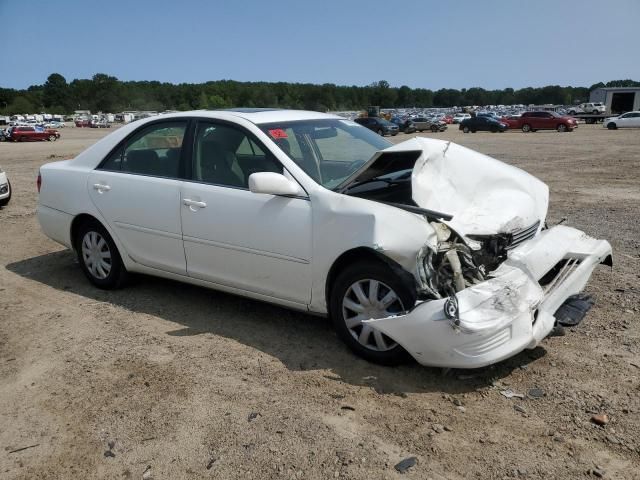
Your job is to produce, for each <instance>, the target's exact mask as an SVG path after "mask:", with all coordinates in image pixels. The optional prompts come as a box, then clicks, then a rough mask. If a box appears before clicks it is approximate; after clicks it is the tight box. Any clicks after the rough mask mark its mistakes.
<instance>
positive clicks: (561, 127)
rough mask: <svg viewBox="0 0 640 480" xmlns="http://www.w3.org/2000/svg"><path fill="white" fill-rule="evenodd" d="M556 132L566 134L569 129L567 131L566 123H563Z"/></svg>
mask: <svg viewBox="0 0 640 480" xmlns="http://www.w3.org/2000/svg"><path fill="white" fill-rule="evenodd" d="M556 130H557V131H558V132H560V133H564V132H566V131H567V130H568V129H567V126H566V125H565V124H564V123H561V124H560V125H558V126H557V127H556Z"/></svg>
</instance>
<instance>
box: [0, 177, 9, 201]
mask: <svg viewBox="0 0 640 480" xmlns="http://www.w3.org/2000/svg"><path fill="white" fill-rule="evenodd" d="M7 185H8V186H9V196H8V197H7V198H3V199H2V200H0V208H2V207H6V206H7V205H9V200H11V192H12V190H11V182H10V181H9V180H7Z"/></svg>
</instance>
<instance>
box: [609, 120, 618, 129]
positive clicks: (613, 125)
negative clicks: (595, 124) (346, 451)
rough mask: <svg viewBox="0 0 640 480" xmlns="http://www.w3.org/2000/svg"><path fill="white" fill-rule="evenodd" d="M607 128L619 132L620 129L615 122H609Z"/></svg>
mask: <svg viewBox="0 0 640 480" xmlns="http://www.w3.org/2000/svg"><path fill="white" fill-rule="evenodd" d="M607 128H608V129H609V130H617V129H618V126H617V125H616V124H615V123H613V122H609V123H607Z"/></svg>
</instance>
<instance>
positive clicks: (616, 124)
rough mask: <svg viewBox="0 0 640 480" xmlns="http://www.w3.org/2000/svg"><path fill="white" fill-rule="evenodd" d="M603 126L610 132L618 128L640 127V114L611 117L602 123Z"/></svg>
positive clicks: (629, 113)
mask: <svg viewBox="0 0 640 480" xmlns="http://www.w3.org/2000/svg"><path fill="white" fill-rule="evenodd" d="M602 125H603V126H604V127H606V128H608V129H609V130H615V129H616V128H630V127H640V112H637V111H636V112H627V113H623V114H622V115H618V116H617V117H609V118H606V119H605V120H604V122H602Z"/></svg>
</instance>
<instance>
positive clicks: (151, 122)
mask: <svg viewBox="0 0 640 480" xmlns="http://www.w3.org/2000/svg"><path fill="white" fill-rule="evenodd" d="M39 185H41V188H40V197H39V204H38V218H39V221H40V224H41V226H42V229H43V231H44V232H45V234H46V235H48V236H49V237H51V238H52V239H54V240H56V241H58V242H59V243H61V244H63V245H66V246H67V247H69V248H71V249H73V250H75V252H76V253H77V255H78V259H79V261H80V265H81V267H82V269H83V271H84V273H85V275H86V276H87V278H88V279H89V280H90V281H91V282H92V283H93V284H94V285H96V286H97V287H100V288H115V287H118V286H120V285H121V284H122V283H123V281H124V280H125V277H126V275H127V273H128V272H139V273H144V274H150V275H157V276H161V277H165V278H170V279H174V280H178V281H183V282H188V283H193V284H196V285H201V286H205V287H210V288H215V289H219V290H223V291H227V292H232V293H235V294H239V295H244V296H247V297H251V298H255V299H259V300H264V301H267V302H272V303H276V304H279V305H284V306H286V307H290V308H294V309H299V310H302V311H309V312H313V313H316V314H322V315H327V314H328V315H329V316H330V317H331V319H332V321H333V323H334V325H335V328H336V330H337V332H338V334H339V336H340V338H342V339H343V340H344V341H345V342H346V343H347V345H348V346H349V347H351V348H352V349H353V350H354V351H355V352H356V353H357V354H359V355H360V356H362V357H364V358H366V359H368V360H370V361H374V362H379V363H383V364H396V363H399V362H401V361H404V360H405V359H406V358H407V352H408V353H409V354H410V355H411V356H413V357H414V358H415V359H416V360H417V361H418V362H420V363H421V364H424V365H432V366H443V367H459V368H472V367H479V366H484V365H488V364H491V363H494V362H497V361H500V360H502V359H505V358H507V357H510V356H512V355H514V354H516V353H518V352H520V351H522V350H524V349H527V348H534V347H535V346H536V345H538V344H539V343H540V342H541V341H542V340H543V339H544V338H545V337H546V336H547V335H548V334H549V333H550V332H551V331H552V329H553V328H554V326H555V325H556V322H557V321H560V322H563V321H569V322H571V321H573V322H575V321H578V320H579V319H580V318H578V319H576V318H569V317H571V316H572V315H567V312H568V313H571V312H573V313H575V311H576V310H577V311H580V315H579V316H583V315H584V313H586V310H587V309H588V306H589V305H590V304H588V302H584V301H583V302H582V304H578V303H579V302H580V301H582V300H580V298H576V297H575V295H576V294H578V293H579V292H580V291H581V290H582V289H583V288H584V286H585V284H586V283H587V280H588V279H589V277H590V275H591V273H592V271H593V269H594V268H595V267H596V266H597V265H598V264H600V263H606V264H608V265H610V264H611V247H610V245H609V244H608V243H607V242H606V241H604V240H596V239H593V238H590V237H588V236H587V235H585V234H584V233H582V232H581V231H579V230H575V229H573V228H570V227H566V226H556V227H552V228H546V226H545V216H546V213H547V206H548V188H547V186H546V185H545V184H544V183H542V182H540V181H539V180H537V179H536V178H534V177H532V176H531V175H529V174H527V173H525V172H524V171H522V170H519V169H517V168H515V167H512V166H509V165H506V164H504V163H502V162H499V161H498V160H495V159H493V158H490V157H487V156H485V155H482V154H480V153H477V152H474V151H472V150H469V149H467V148H464V147H461V146H459V145H456V144H453V143H451V142H445V141H441V140H435V139H428V138H421V137H417V138H413V139H411V140H408V141H406V142H403V143H401V144H398V145H395V146H394V145H392V144H391V143H389V142H388V141H387V140H385V139H384V138H382V137H380V136H379V135H376V134H375V133H373V132H371V131H369V130H368V129H366V128H364V127H361V126H359V125H358V124H356V123H354V122H352V121H349V120H345V119H343V118H341V117H338V116H335V115H327V114H321V113H316V112H303V111H287V110H272V109H235V110H228V111H197V112H182V113H175V114H168V115H161V116H157V117H152V118H149V119H145V120H141V121H138V122H135V123H133V124H129V125H127V126H124V127H122V128H120V129H118V130H117V131H115V132H113V133H111V134H110V135H108V136H107V137H105V138H104V139H102V140H100V141H99V142H97V143H96V144H95V145H93V146H92V147H90V148H89V149H87V150H86V151H84V152H83V153H81V154H80V155H78V156H77V157H76V158H74V159H72V160H65V161H60V162H53V163H48V164H46V165H44V166H43V167H42V168H41V170H40V177H39ZM583 300H584V299H583ZM576 302H578V303H576ZM585 305H586V306H585ZM568 306H571V307H572V308H567V307H568ZM574 317H575V315H574Z"/></svg>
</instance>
